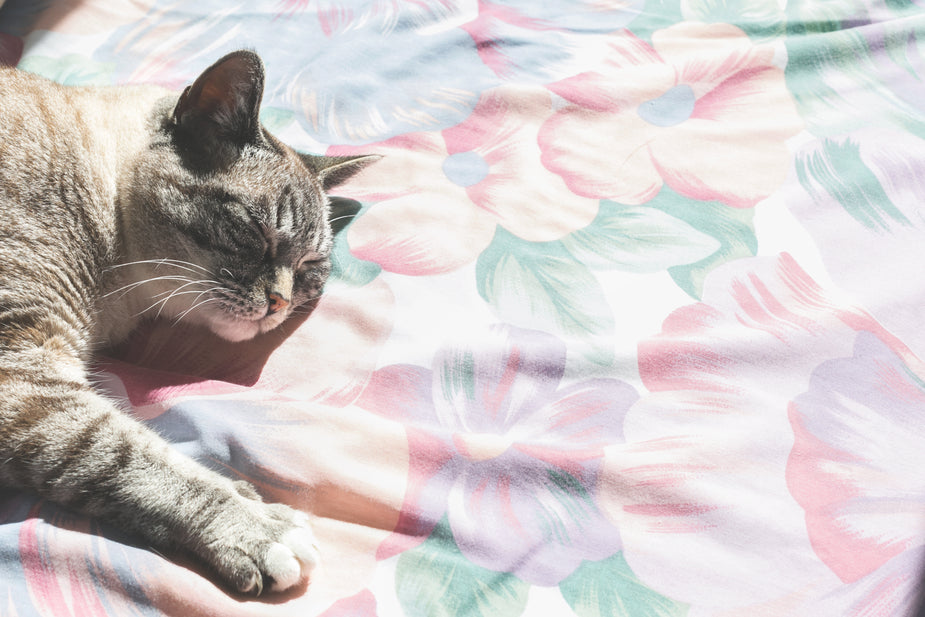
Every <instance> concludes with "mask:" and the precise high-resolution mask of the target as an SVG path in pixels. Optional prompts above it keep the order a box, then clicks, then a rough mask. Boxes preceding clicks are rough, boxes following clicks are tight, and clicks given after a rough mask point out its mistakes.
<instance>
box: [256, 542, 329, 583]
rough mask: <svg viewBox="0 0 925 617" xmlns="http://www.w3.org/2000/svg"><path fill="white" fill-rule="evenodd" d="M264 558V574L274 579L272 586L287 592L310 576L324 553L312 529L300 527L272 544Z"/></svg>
mask: <svg viewBox="0 0 925 617" xmlns="http://www.w3.org/2000/svg"><path fill="white" fill-rule="evenodd" d="M264 559H265V562H264V573H265V574H266V576H267V577H269V578H270V579H272V580H273V585H272V587H271V588H270V589H271V590H272V591H285V590H286V589H289V588H290V587H294V586H295V585H297V584H298V583H300V582H301V581H303V580H304V579H306V578H308V576H309V574H311V572H312V570H314V569H315V566H317V565H318V563H319V561H320V560H321V555H320V554H319V553H318V547H317V543H316V541H315V536H314V534H313V533H312V532H311V529H309V528H308V527H297V528H295V529H291V530H289V531H287V532H286V533H285V534H284V535H283V537H282V538H281V539H280V541H279V542H276V543H274V544H272V545H271V546H270V549H269V550H268V551H267V554H266V557H265V558H264Z"/></svg>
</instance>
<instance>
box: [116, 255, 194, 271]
mask: <svg viewBox="0 0 925 617" xmlns="http://www.w3.org/2000/svg"><path fill="white" fill-rule="evenodd" d="M142 264H155V269H157V267H159V266H173V267H174V268H180V269H183V270H186V271H188V272H196V271H197V270H198V271H199V272H205V273H206V274H211V273H210V272H209V269H208V268H205V267H204V266H200V265H199V264H195V263H193V262H191V261H183V260H182V259H170V258H168V257H164V258H162V259H140V260H138V261H129V262H126V263H122V264H115V265H113V266H109V267H108V268H106V270H107V271H109V270H115V269H116V268H125V267H126V266H139V265H142Z"/></svg>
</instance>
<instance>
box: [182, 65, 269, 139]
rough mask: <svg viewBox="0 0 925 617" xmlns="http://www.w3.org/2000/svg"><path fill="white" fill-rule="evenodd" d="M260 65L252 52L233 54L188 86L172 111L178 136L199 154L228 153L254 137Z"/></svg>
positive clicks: (260, 92) (260, 91)
mask: <svg viewBox="0 0 925 617" xmlns="http://www.w3.org/2000/svg"><path fill="white" fill-rule="evenodd" d="M263 81H264V73H263V62H261V60H260V57H259V56H258V55H257V54H255V53H254V52H252V51H247V50H242V51H235V52H232V53H230V54H228V55H227V56H225V57H223V58H222V59H221V60H219V61H218V62H216V63H215V64H213V65H212V66H210V67H209V68H207V69H206V70H205V71H203V72H202V74H201V75H200V76H199V77H198V78H196V81H194V82H193V84H192V85H191V86H188V87H187V88H186V90H184V91H183V94H181V95H180V100H179V101H178V102H177V106H176V107H175V108H174V111H173V119H174V122H175V123H176V125H177V127H178V129H179V133H180V134H181V135H183V136H185V137H187V138H188V139H187V142H188V144H189V145H191V146H193V147H194V148H196V149H198V150H199V151H200V152H201V153H202V154H203V155H216V154H218V155H221V154H231V152H228V151H229V150H234V151H235V152H236V151H237V150H240V148H241V147H242V146H244V145H245V144H246V143H249V142H251V141H253V140H255V139H257V138H258V136H259V134H260V120H259V115H260V100H261V98H262V97H263Z"/></svg>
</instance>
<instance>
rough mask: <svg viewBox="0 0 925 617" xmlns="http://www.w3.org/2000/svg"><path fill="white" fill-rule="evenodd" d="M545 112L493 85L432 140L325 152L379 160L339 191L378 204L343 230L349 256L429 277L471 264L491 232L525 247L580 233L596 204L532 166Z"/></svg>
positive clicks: (535, 94) (411, 138)
mask: <svg viewBox="0 0 925 617" xmlns="http://www.w3.org/2000/svg"><path fill="white" fill-rule="evenodd" d="M551 113H552V101H551V98H550V96H549V95H548V93H546V92H544V91H542V90H539V89H519V88H502V89H498V90H493V91H490V92H488V93H486V94H484V95H483V96H482V97H481V99H480V101H479V104H478V105H477V106H476V109H475V111H474V112H473V113H472V116H471V117H470V118H469V119H468V120H467V121H466V122H464V123H462V124H460V125H457V126H455V127H453V128H451V129H447V130H445V131H443V132H441V133H439V134H435V133H418V134H411V135H405V136H402V137H398V138H395V139H392V140H389V141H387V142H383V143H380V144H377V145H373V146H364V147H362V148H354V147H335V148H331V149H330V150H329V154H353V153H355V152H360V151H363V152H370V151H374V152H378V153H381V154H385V155H386V157H385V158H384V159H383V160H382V161H379V162H378V163H376V165H373V166H371V167H369V168H368V169H367V170H364V171H363V172H362V173H361V174H360V175H359V176H357V177H356V179H354V180H352V181H351V183H350V185H349V186H347V187H344V189H342V192H343V193H345V194H347V193H349V195H350V196H352V197H357V198H360V199H366V200H379V203H377V204H375V205H374V206H372V207H371V208H370V209H369V210H368V211H367V212H365V213H364V214H363V215H361V216H360V217H358V218H357V220H355V221H354V222H353V224H352V225H351V227H350V229H349V230H348V236H347V238H348V242H349V245H350V250H351V252H353V254H354V255H356V256H357V257H359V258H361V259H366V260H369V261H374V262H376V263H378V264H380V265H381V266H382V267H383V268H384V269H386V270H389V271H392V272H399V273H402V274H417V275H420V274H435V273H440V272H447V271H451V270H454V269H456V268H459V267H460V266H462V265H465V264H467V263H470V262H472V261H474V260H475V258H476V257H477V256H478V255H479V253H481V252H482V251H483V250H484V249H485V248H486V247H487V246H488V244H489V243H490V242H491V240H492V238H493V237H494V233H495V228H496V226H497V225H501V226H502V227H504V228H505V229H507V230H508V231H510V232H511V233H513V234H515V235H517V236H519V237H521V238H523V239H525V240H530V241H547V240H555V239H558V238H561V237H562V236H565V235H566V234H568V233H570V232H572V231H575V230H577V229H580V228H582V227H585V226H587V225H588V224H589V223H590V222H591V221H592V220H593V219H594V217H595V216H596V215H597V211H598V201H597V200H595V199H589V198H585V197H580V196H577V195H575V194H574V193H572V192H571V191H570V190H569V189H568V187H567V186H566V185H565V182H564V181H563V180H562V178H560V177H559V176H556V175H554V174H551V173H549V172H548V171H547V170H546V169H544V168H543V166H542V163H541V161H540V156H541V153H540V150H539V148H538V146H537V145H536V144H537V135H538V132H539V128H540V125H542V124H543V122H544V121H545V120H546V119H547V118H549V116H550V114H551Z"/></svg>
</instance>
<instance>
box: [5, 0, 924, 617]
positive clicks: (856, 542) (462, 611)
mask: <svg viewBox="0 0 925 617" xmlns="http://www.w3.org/2000/svg"><path fill="white" fill-rule="evenodd" d="M2 4H3V7H2V8H0V64H11V65H12V64H16V65H18V66H19V67H20V68H21V69H23V70H27V71H31V72H34V73H38V74H40V75H43V76H45V77H47V78H49V79H53V80H55V81H58V82H61V83H65V84H70V85H93V86H102V85H107V84H113V83H138V82H155V83H160V84H162V85H166V86H168V87H172V88H181V87H182V86H183V85H185V84H186V83H188V82H189V81H190V80H191V79H193V77H194V76H195V75H196V74H197V73H198V72H199V71H200V70H201V69H202V68H204V67H205V66H206V65H208V64H209V63H211V62H212V61H214V60H215V59H216V58H217V57H218V56H219V55H221V54H222V53H224V52H226V51H230V50H232V49H236V48H240V47H249V48H253V49H256V50H257V51H258V52H259V53H260V54H261V56H262V57H263V58H264V61H265V64H266V72H267V88H266V90H265V92H264V99H263V107H262V117H261V119H262V121H263V123H264V124H265V126H267V128H268V129H270V130H271V131H272V132H273V133H274V134H277V135H278V136H280V138H281V139H283V140H284V141H286V142H287V143H290V144H292V145H293V146H294V147H296V148H298V149H301V150H304V151H310V152H315V153H327V154H330V155H350V154H357V153H366V152H376V153H379V154H383V155H384V158H383V159H382V160H381V161H379V162H378V163H376V164H375V165H374V166H371V167H369V168H368V169H366V170H365V171H364V172H362V173H361V174H359V175H358V176H356V177H355V178H354V179H353V180H352V181H351V182H350V183H348V184H346V185H344V186H342V187H338V189H337V194H338V195H342V196H345V197H351V198H354V199H357V200H360V201H361V203H362V209H361V210H360V212H359V213H358V215H357V216H356V218H355V219H354V220H353V221H352V222H351V223H350V225H349V226H348V227H347V228H346V229H345V230H344V231H343V233H341V234H340V235H339V236H338V238H337V240H336V242H335V248H334V254H333V259H332V261H333V275H332V279H331V281H330V283H329V285H328V287H327V289H326V292H325V295H324V296H323V298H322V299H321V301H320V302H319V304H318V306H317V307H316V308H315V310H314V311H313V312H312V313H311V314H310V315H303V316H300V318H299V319H296V320H293V321H291V322H289V323H287V324H286V325H285V326H284V328H283V329H282V330H281V331H280V332H276V333H271V334H270V335H269V336H266V337H263V338H261V339H258V340H256V341H252V342H250V343H247V344H244V345H231V344H228V343H225V342H222V341H219V340H217V339H215V338H214V337H212V336H211V335H208V334H204V333H201V332H194V331H191V330H187V329H184V328H182V324H181V327H179V328H173V327H171V326H170V324H156V325H150V326H148V327H146V328H144V329H143V330H142V331H140V332H138V333H137V334H136V335H135V336H134V337H133V338H132V339H131V340H130V341H129V342H127V343H126V344H125V345H124V346H123V347H122V348H120V349H119V350H116V351H113V352H112V354H110V356H107V357H106V358H104V359H102V360H101V361H100V363H99V364H98V365H97V367H96V372H95V375H96V379H97V381H98V383H99V386H100V387H101V388H103V389H105V391H106V392H107V393H109V395H110V396H112V397H113V398H115V399H117V400H119V401H121V403H122V404H123V406H124V407H125V409H126V412H127V413H131V414H133V415H134V416H136V417H137V418H138V419H139V420H140V421H143V422H145V423H147V424H148V425H149V426H151V427H152V428H154V429H155V430H157V431H158V432H160V433H161V434H162V435H164V436H165V438H167V439H168V440H169V441H170V442H171V444H172V446H173V447H174V448H176V449H177V450H179V451H181V452H183V453H185V454H186V455H188V456H191V457H193V458H195V459H197V460H199V461H200V462H202V463H203V464H206V465H209V466H211V467H212V468H214V469H217V470H219V471H220V472H222V473H225V474H227V475H229V476H230V477H233V478H235V479H246V480H248V481H250V482H252V483H253V484H254V485H255V486H256V487H257V488H258V489H259V490H260V492H261V493H262V494H263V495H264V497H265V498H266V499H268V500H272V501H280V502H285V503H288V504H290V505H292V506H294V507H297V508H299V509H302V510H304V511H306V512H308V513H309V514H310V515H311V517H312V518H313V521H314V525H315V529H316V533H317V536H318V538H319V543H320V545H321V549H322V552H323V555H324V564H323V566H322V568H321V569H320V570H319V571H318V572H317V574H316V576H315V578H314V579H313V581H312V583H311V584H310V585H309V586H308V587H306V588H305V589H302V590H299V591H297V592H295V593H292V594H289V595H286V596H284V597H276V598H260V599H256V600H254V599H245V598H239V597H232V596H229V595H228V594H226V593H225V592H224V591H223V590H222V589H220V588H218V587H216V586H215V585H214V584H213V582H212V581H211V580H210V579H209V577H208V576H207V573H204V572H202V571H200V569H198V567H197V566H196V565H195V564H190V563H187V562H184V561H183V560H171V559H167V558H165V557H164V556H161V555H157V554H155V553H152V552H150V551H148V550H146V549H145V548H144V547H141V546H138V545H137V544H136V543H135V541H134V540H133V539H132V538H127V537H125V536H124V535H123V534H121V533H120V532H119V531H118V530H115V529H111V528H109V527H107V526H105V525H100V524H99V523H97V522H96V521H93V520H88V519H86V518H84V517H81V516H78V515H75V514H73V513H69V512H66V511H64V510H62V509H60V508H58V507H57V506H55V505H54V504H52V503H47V502H42V501H38V500H37V499H36V498H35V497H34V496H32V495H29V494H26V493H21V492H18V491H15V490H12V489H4V491H3V494H2V498H0V551H2V554H3V555H4V558H3V559H0V614H2V615H11V616H12V615H16V616H26V615H49V616H51V615H53V616H55V617H60V616H66V615H79V616H80V617H97V616H100V617H101V616H103V615H182V616H183V617H189V616H198V615H202V616H206V615H215V614H221V615H228V616H231V617H237V616H242V617H243V616H252V615H261V616H266V617H282V616H291V617H310V616H315V615H317V616H325V617H344V616H347V615H349V616H351V617H353V616H357V615H361V616H364V617H430V616H431V615H442V614H445V615H460V616H464V617H521V616H525V617H538V616H540V615H549V614H554V615H562V616H563V617H576V616H577V617H602V616H605V615H606V616H617V617H639V616H642V617H685V616H691V617H693V616H694V615H696V616H697V617H710V616H712V617H739V616H741V617H752V616H754V615H762V616H774V617H778V616H793V617H803V616H805V615H820V616H824V617H828V616H832V617H855V616H871V615H878V616H879V615H906V614H912V613H913V612H914V610H915V609H916V608H917V604H918V603H920V602H921V597H920V587H921V585H922V582H923V579H922V572H923V571H925V534H923V531H922V530H923V525H922V520H923V517H922V512H921V511H922V503H923V501H925V481H923V475H922V473H921V469H922V467H923V464H925V461H923V460H922V459H923V455H922V453H921V451H922V448H921V442H922V440H923V438H925V419H923V415H922V413H921V411H922V409H925V363H923V358H925V334H923V333H925V329H923V328H922V327H921V314H922V307H923V306H925V283H923V282H922V280H923V279H922V277H921V276H920V275H919V270H920V269H921V268H920V266H919V263H920V262H921V257H920V255H921V252H922V246H923V241H925V237H923V229H925V217H923V216H922V214H921V203H922V201H923V199H925V113H923V111H922V105H921V101H922V100H923V97H925V77H923V76H925V17H923V15H925V12H923V10H922V9H923V5H922V2H921V1H920V0H889V1H886V0H865V1H864V2H855V1H853V0H835V1H822V0H805V1H800V2H786V3H781V2H775V1H773V0H745V1H743V2H717V1H714V0H562V1H560V2H534V1H532V0H438V1H435V2H420V1H417V0H257V1H247V2H245V1H244V0H232V1H219V0H203V1H202V2H199V3H189V2H180V1H178V0H145V1H141V2H134V1H133V2H129V1H127V0H119V1H113V2H104V1H103V0H87V1H83V2H55V3H52V2H46V1H42V2H23V1H21V0H7V1H6V2H5V3H2ZM0 96H2V95H0Z"/></svg>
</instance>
